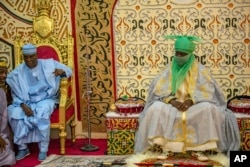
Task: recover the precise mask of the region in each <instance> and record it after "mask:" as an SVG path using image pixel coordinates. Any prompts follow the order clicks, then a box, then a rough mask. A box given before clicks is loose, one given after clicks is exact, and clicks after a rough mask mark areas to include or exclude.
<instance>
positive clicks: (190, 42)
mask: <svg viewBox="0 0 250 167" xmlns="http://www.w3.org/2000/svg"><path fill="white" fill-rule="evenodd" d="M165 38H166V39H176V41H175V44H174V46H175V50H176V51H180V52H184V53H188V54H189V53H193V51H194V50H195V46H196V43H194V42H201V39H200V38H198V37H196V36H181V35H167V36H165Z"/></svg>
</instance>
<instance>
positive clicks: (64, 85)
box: [59, 77, 73, 110]
mask: <svg viewBox="0 0 250 167" xmlns="http://www.w3.org/2000/svg"><path fill="white" fill-rule="evenodd" d="M71 80H72V77H70V78H61V81H60V99H59V108H60V110H61V109H62V110H67V109H68V108H69V107H70V106H71V105H72V104H73V97H72V82H71Z"/></svg>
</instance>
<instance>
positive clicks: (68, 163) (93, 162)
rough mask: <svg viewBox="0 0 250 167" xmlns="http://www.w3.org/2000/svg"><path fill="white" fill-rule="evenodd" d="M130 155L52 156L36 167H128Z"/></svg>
mask: <svg viewBox="0 0 250 167" xmlns="http://www.w3.org/2000/svg"><path fill="white" fill-rule="evenodd" d="M127 157H128V155H121V156H120V155H98V156H83V155H76V156H74V155H55V154H54V155H50V156H48V157H47V158H46V160H44V161H43V162H42V163H41V164H39V165H37V166H36V167H106V166H109V167H127V166H126V162H125V159H126V158H127Z"/></svg>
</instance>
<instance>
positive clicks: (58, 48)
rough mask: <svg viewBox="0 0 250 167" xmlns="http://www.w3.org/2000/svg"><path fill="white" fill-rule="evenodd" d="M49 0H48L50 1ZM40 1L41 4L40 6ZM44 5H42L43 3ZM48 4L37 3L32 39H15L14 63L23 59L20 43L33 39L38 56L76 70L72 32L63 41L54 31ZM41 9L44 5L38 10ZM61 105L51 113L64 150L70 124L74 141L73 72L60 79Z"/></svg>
mask: <svg viewBox="0 0 250 167" xmlns="http://www.w3.org/2000/svg"><path fill="white" fill-rule="evenodd" d="M44 2H46V1H44ZM47 2H48V1H47ZM39 5H40V6H39ZM42 5H43V6H42ZM49 7H50V6H49V4H46V3H43V4H38V16H36V17H35V18H34V21H33V30H34V31H33V34H32V37H31V41H24V40H23V39H22V37H20V36H17V37H16V39H15V43H14V45H15V55H16V59H15V65H16V66H17V65H18V64H20V63H22V61H23V58H22V52H21V47H22V46H23V45H24V44H25V43H27V42H30V43H32V44H35V45H36V46H37V54H38V58H39V59H47V58H53V59H54V60H57V61H59V62H62V63H63V64H65V65H67V66H68V67H70V68H71V69H72V70H73V44H74V43H73V38H72V36H71V34H69V35H68V36H67V38H66V39H65V40H63V41H62V42H60V41H59V40H58V39H57V38H56V37H55V36H54V35H53V29H54V23H53V20H52V19H51V18H50V17H49V14H48V13H49V11H48V10H50V8H49ZM39 9H41V10H40V11H39ZM59 96H60V97H59V105H58V107H57V108H56V109H55V110H54V112H53V113H52V115H51V119H50V120H51V126H50V127H51V128H52V129H58V130H59V138H60V153H61V154H65V142H66V137H67V132H66V126H67V125H69V126H70V127H71V138H72V141H73V142H75V126H76V123H75V106H74V103H75V99H74V76H73V77H71V78H69V79H67V78H62V79H61V82H60V95H59Z"/></svg>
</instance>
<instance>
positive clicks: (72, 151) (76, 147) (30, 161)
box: [14, 139, 107, 167]
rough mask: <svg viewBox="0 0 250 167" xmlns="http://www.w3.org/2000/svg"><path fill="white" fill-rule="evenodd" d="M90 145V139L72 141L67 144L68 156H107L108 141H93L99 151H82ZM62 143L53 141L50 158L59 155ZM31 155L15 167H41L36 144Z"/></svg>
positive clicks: (50, 147) (56, 140)
mask: <svg viewBox="0 0 250 167" xmlns="http://www.w3.org/2000/svg"><path fill="white" fill-rule="evenodd" d="M86 144H88V139H77V140H76V142H75V143H72V142H71V140H67V142H66V154H67V155H86V156H87V155H105V154H106V149H107V140H106V139H92V140H91V144H93V145H95V146H98V147H99V150H97V151H93V152H86V151H82V150H81V147H83V146H85V145H86ZM59 148H60V143H59V139H52V140H51V141H50V145H49V151H48V156H49V155H52V154H57V155H59ZM29 149H30V155H29V156H27V157H26V158H24V159H22V160H19V161H17V162H16V165H15V166H14V167H34V166H36V165H39V164H40V163H41V162H40V161H38V160H37V158H38V152H39V150H38V146H37V144H36V143H32V144H30V145H29Z"/></svg>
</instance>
